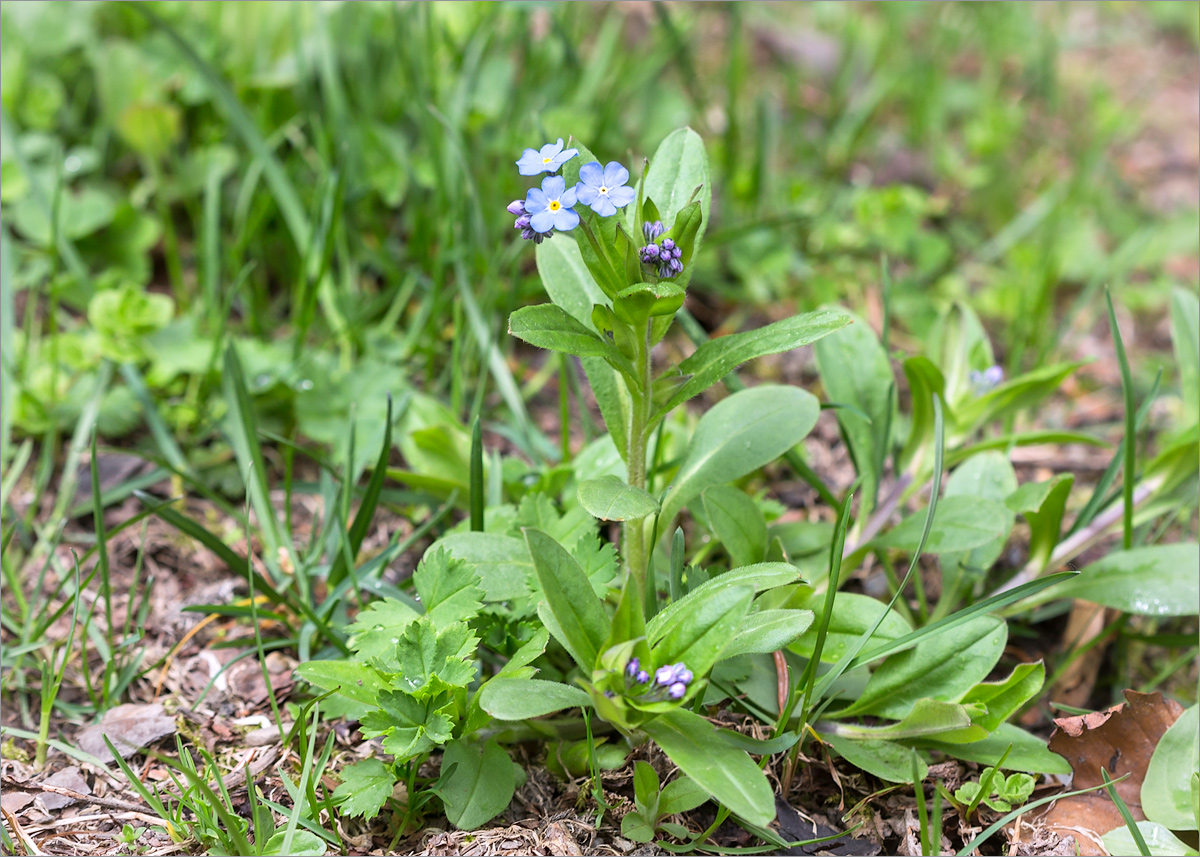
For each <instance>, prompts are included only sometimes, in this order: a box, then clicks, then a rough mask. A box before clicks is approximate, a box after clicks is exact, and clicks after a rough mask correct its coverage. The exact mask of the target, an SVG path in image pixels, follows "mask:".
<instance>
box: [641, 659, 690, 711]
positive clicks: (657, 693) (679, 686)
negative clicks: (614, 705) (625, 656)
mask: <svg viewBox="0 0 1200 857" xmlns="http://www.w3.org/2000/svg"><path fill="white" fill-rule="evenodd" d="M694 677H695V676H693V675H692V671H691V670H689V669H688V668H687V666H686V665H685V664H683V663H682V662H680V663H677V664H670V665H668V666H663V667H659V668H658V669H656V670H655V671H654V681H653V683H652V682H651V680H650V674H649V673H648V672H646V671H645V670H644V669H642V665H641V662H640V661H639V660H638V659H637V658H633V659H631V660H630V661H629V663H628V664H627V665H626V666H625V690H626V691H627V692H635V693H636V694H637V695H638V696H640V697H641V698H642V699H643V700H644V701H647V702H652V701H654V700H655V699H662V698H664V697H666V698H669V699H683V697H684V695H685V694H686V693H687V688H688V685H689V684H691V682H692V679H693V678H694Z"/></svg>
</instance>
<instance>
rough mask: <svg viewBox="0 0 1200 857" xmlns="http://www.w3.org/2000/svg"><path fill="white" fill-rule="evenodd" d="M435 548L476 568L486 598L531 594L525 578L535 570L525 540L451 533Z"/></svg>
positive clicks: (486, 534)
mask: <svg viewBox="0 0 1200 857" xmlns="http://www.w3.org/2000/svg"><path fill="white" fill-rule="evenodd" d="M433 547H434V548H439V547H440V548H444V549H445V550H447V551H449V552H450V554H451V556H453V557H455V558H456V559H461V560H463V561H464V562H466V563H468V564H469V565H470V566H471V567H472V568H474V569H475V573H476V574H477V575H478V576H479V583H480V585H481V586H482V587H483V592H484V595H483V598H484V600H486V601H511V600H513V599H516V598H520V597H522V596H524V595H528V594H529V587H528V586H527V585H526V581H527V580H528V579H529V575H531V574H532V573H533V560H531V559H530V558H529V550H528V549H527V548H526V547H525V542H524V541H523V540H522V539H518V538H514V537H513V536H507V535H501V534H499V533H487V532H484V533H451V534H450V535H447V536H444V537H443V538H441V539H439V540H438V541H437V542H436V543H435V544H434V545H433ZM416 615H417V614H416V613H413V616H414V618H415V617H416Z"/></svg>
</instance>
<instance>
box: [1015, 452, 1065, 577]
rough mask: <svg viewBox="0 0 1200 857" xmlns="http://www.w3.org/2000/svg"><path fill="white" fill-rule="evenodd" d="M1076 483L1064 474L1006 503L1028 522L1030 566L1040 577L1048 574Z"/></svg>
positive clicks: (1020, 490)
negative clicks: (1042, 574) (1047, 569)
mask: <svg viewBox="0 0 1200 857" xmlns="http://www.w3.org/2000/svg"><path fill="white" fill-rule="evenodd" d="M1074 483H1075V477H1074V476H1072V475H1071V474H1070V473H1063V474H1060V475H1058V476H1055V477H1054V478H1053V479H1050V480H1048V481H1046V482H1039V483H1026V484H1025V485H1022V486H1021V487H1020V488H1018V489H1017V490H1016V491H1014V492H1013V493H1012V494H1011V495H1009V497H1008V498H1007V499H1006V500H1005V501H1004V502H1005V505H1007V506H1008V507H1009V508H1010V509H1012V510H1013V511H1014V512H1017V513H1019V514H1022V515H1024V516H1025V520H1026V521H1028V522H1029V562H1030V563H1032V565H1033V567H1034V569H1036V573H1038V574H1040V573H1041V572H1043V571H1045V570H1046V567H1047V566H1048V565H1049V564H1050V557H1051V556H1052V555H1053V553H1054V549H1055V548H1056V547H1057V546H1058V540H1059V536H1060V535H1061V534H1062V521H1063V514H1064V513H1065V512H1066V509H1067V500H1068V499H1069V498H1070V496H1071V486H1072V485H1073V484H1074Z"/></svg>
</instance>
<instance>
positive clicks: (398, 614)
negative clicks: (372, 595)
mask: <svg viewBox="0 0 1200 857" xmlns="http://www.w3.org/2000/svg"><path fill="white" fill-rule="evenodd" d="M420 615H421V614H420V613H418V612H417V611H416V610H413V609H412V608H411V607H409V606H408V605H407V604H405V603H404V602H403V601H400V600H399V599H397V598H381V599H380V600H378V601H372V602H371V603H370V604H368V605H367V606H366V608H365V609H363V610H360V611H359V612H358V616H356V617H355V620H354V624H353V625H350V626H348V627H347V628H346V632H347V633H349V634H350V637H351V640H350V646H351V648H352V649H354V651H355V652H357V653H358V656H359V659H360V660H364V661H371V660H373V659H375V658H381V659H386V658H389V657H391V656H392V654H393V653H394V652H395V651H396V642H397V641H398V640H399V639H400V637H401V635H402V634H403V633H404V632H405V631H406V630H407V629H408V626H409V625H411V624H412V623H413V622H415V621H417V619H418V618H419V617H420Z"/></svg>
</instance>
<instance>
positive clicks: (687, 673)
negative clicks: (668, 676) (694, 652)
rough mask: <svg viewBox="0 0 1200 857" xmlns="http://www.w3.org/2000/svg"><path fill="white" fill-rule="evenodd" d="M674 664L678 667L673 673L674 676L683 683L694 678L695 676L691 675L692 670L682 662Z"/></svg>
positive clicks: (689, 681) (687, 682) (688, 682)
mask: <svg viewBox="0 0 1200 857" xmlns="http://www.w3.org/2000/svg"><path fill="white" fill-rule="evenodd" d="M676 666H677V667H679V671H678V672H676V673H675V678H677V679H678V680H679V681H681V682H683V683H684V684H690V683H691V681H692V679H693V678H695V676H693V675H692V671H691V670H689V669H688V668H687V667H685V666H684V665H683V664H676Z"/></svg>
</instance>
